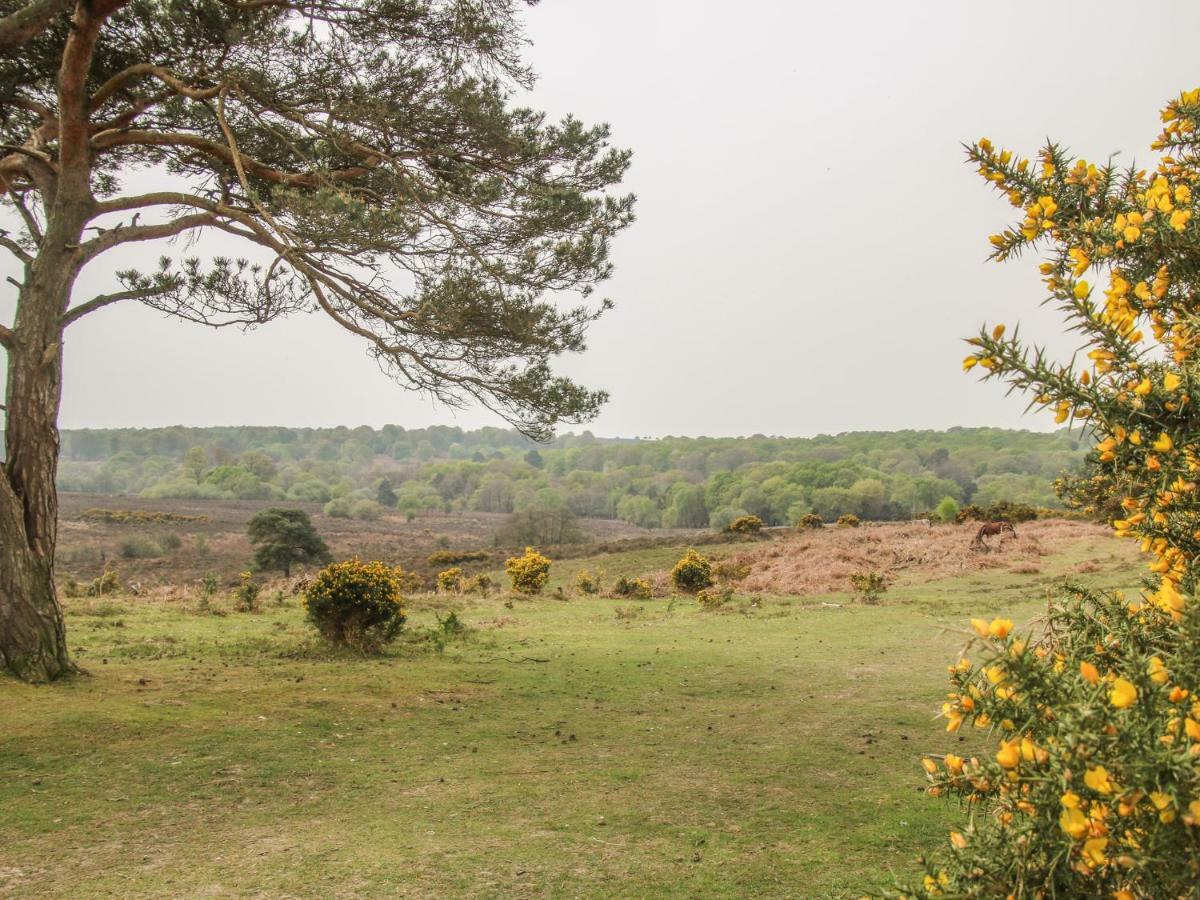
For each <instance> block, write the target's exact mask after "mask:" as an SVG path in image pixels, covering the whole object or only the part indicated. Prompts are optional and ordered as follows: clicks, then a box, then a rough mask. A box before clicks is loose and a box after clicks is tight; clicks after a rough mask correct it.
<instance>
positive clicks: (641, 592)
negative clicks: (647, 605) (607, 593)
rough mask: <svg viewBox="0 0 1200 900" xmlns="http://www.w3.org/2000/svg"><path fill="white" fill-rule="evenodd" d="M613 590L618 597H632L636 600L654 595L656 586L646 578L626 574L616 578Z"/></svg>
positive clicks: (646, 598) (647, 598)
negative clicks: (628, 576)
mask: <svg viewBox="0 0 1200 900" xmlns="http://www.w3.org/2000/svg"><path fill="white" fill-rule="evenodd" d="M612 592H613V593H614V594H615V595H616V596H618V597H632V598H633V599H634V600H649V599H650V598H651V597H652V596H654V588H653V587H652V586H651V584H650V582H649V581H647V580H646V579H645V578H627V577H625V576H624V575H622V576H621V577H620V578H618V579H617V580H616V583H615V584H614V585H613V590H612Z"/></svg>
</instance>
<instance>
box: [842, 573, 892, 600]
mask: <svg viewBox="0 0 1200 900" xmlns="http://www.w3.org/2000/svg"><path fill="white" fill-rule="evenodd" d="M850 585H851V586H852V587H853V588H854V590H855V591H857V592H858V595H859V596H860V597H861V598H862V601H863V603H870V604H875V603H878V602H879V598H880V597H882V596H883V594H884V593H885V592H886V591H887V576H886V575H884V574H883V573H882V572H854V573H853V574H851V575H850Z"/></svg>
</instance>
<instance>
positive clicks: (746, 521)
mask: <svg viewBox="0 0 1200 900" xmlns="http://www.w3.org/2000/svg"><path fill="white" fill-rule="evenodd" d="M762 527H763V520H762V519H760V518H759V517H758V516H738V517H737V518H736V519H734V520H733V521H732V522H730V523H729V524H728V525H726V526H725V530H726V531H728V532H729V533H730V534H758V532H760V531H762Z"/></svg>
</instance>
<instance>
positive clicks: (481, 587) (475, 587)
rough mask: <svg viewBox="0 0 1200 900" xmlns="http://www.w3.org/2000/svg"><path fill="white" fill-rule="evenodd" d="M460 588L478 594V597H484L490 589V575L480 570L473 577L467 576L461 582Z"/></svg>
mask: <svg viewBox="0 0 1200 900" xmlns="http://www.w3.org/2000/svg"><path fill="white" fill-rule="evenodd" d="M462 589H463V590H464V591H467V592H470V593H475V594H478V595H479V596H480V597H486V596H487V595H488V594H490V593H491V591H492V576H490V575H488V574H486V573H484V572H480V573H479V574H478V575H476V576H475V577H474V578H468V579H467V580H466V581H465V582H463V586H462Z"/></svg>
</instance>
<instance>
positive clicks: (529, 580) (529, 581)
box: [504, 547, 550, 594]
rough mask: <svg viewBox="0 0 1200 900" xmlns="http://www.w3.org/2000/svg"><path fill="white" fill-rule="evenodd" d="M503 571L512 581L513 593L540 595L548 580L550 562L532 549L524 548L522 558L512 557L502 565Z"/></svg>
mask: <svg viewBox="0 0 1200 900" xmlns="http://www.w3.org/2000/svg"><path fill="white" fill-rule="evenodd" d="M504 571H505V572H507V573H508V577H509V578H510V579H512V586H513V590H514V591H517V592H518V593H521V594H540V593H541V592H542V588H544V587H545V586H546V582H547V581H549V580H550V560H549V559H547V558H546V557H544V556H542V554H540V553H538V552H537V551H536V550H534V549H533V548H532V547H526V548H525V553H524V554H523V555H522V556H514V557H512V558H511V559H509V560H507V561H506V562H505V563H504Z"/></svg>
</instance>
